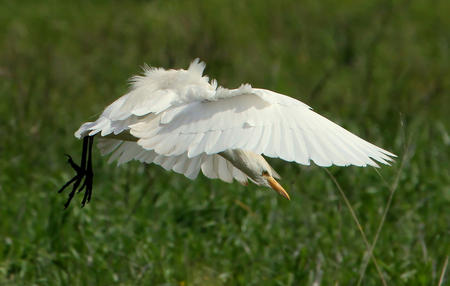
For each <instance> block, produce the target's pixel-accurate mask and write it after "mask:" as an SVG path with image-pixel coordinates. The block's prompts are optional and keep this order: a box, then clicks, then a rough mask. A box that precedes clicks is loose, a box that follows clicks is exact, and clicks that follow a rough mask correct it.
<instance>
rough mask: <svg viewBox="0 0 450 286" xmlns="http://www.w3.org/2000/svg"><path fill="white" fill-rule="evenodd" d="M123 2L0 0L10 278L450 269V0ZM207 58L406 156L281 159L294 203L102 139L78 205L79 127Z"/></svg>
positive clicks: (55, 280) (130, 280)
mask: <svg viewBox="0 0 450 286" xmlns="http://www.w3.org/2000/svg"><path fill="white" fill-rule="evenodd" d="M123 2H126V1H123ZM123 2H122V1H96V2H93V1H73V2H70V3H67V2H66V1H51V0H42V1H12V0H10V1H8V0H3V1H1V9H0V99H1V104H0V138H1V141H0V218H1V219H0V285H180V286H182V285H383V283H385V284H387V285H444V284H445V282H448V281H449V278H448V277H449V275H450V274H449V273H448V272H449V271H447V273H446V269H447V268H448V267H447V261H448V255H449V253H450V179H449V158H450V154H449V153H450V152H449V150H450V148H449V145H450V137H449V133H448V132H449V127H450V122H449V121H450V120H449V112H450V110H449V105H450V100H449V93H450V68H449V66H450V64H449V63H450V55H449V51H450V49H449V42H450V33H449V31H450V18H449V17H448V15H449V14H450V4H449V3H450V2H449V1H445V0H441V1H439V0H437V1H420V0H411V1H392V2H391V1H356V0H355V1H350V0H349V1H330V0H326V1H315V0H314V1H313V0H310V1H294V0H293V1H277V0H274V1H260V0H259V1H256V0H254V1H252V0H245V1H244V0H242V1H235V3H234V4H231V3H228V1H219V0H209V1H183V2H181V1H151V2H147V1H128V2H126V3H123ZM195 57H200V58H201V59H202V60H205V61H206V62H207V69H206V72H207V73H208V74H209V75H210V76H211V77H213V78H217V79H218V80H219V83H220V84H221V85H223V86H226V87H230V88H231V87H237V86H238V85H239V84H240V83H241V82H249V83H251V84H252V85H253V86H254V87H263V88H268V89H272V90H275V91H278V92H281V93H285V94H288V95H290V96H293V97H296V98H298V99H301V100H302V101H304V102H305V103H307V104H308V105H310V106H312V107H313V108H314V109H315V110H316V111H318V112H320V113H322V114H324V115H326V116H327V117H328V118H330V119H332V120H334V121H335V122H338V123H339V124H341V125H343V126H344V127H346V128H347V129H349V130H351V131H352V132H355V133H356V134H358V135H360V136H362V137H363V138H365V139H368V140H369V141H371V142H373V143H375V144H377V145H379V146H382V147H383V148H386V149H387V150H390V151H392V152H394V153H396V154H397V155H398V160H396V162H395V163H394V164H393V165H392V166H391V167H387V166H384V167H382V168H381V169H378V170H375V169H374V168H357V167H348V168H338V167H332V168H328V169H323V168H318V167H315V166H309V167H308V166H299V165H296V164H289V163H285V162H282V161H280V160H270V161H271V162H272V163H273V165H274V167H275V169H277V170H278V172H279V173H280V174H281V175H282V177H283V179H282V180H281V183H282V184H283V185H284V186H285V187H286V189H287V190H288V191H289V192H290V194H291V198H292V200H291V201H290V202H289V201H286V200H283V199H282V198H281V197H280V196H278V195H276V194H275V193H274V192H273V191H270V190H266V189H261V188H258V187H256V186H254V185H250V186H248V187H243V186H241V185H239V184H238V183H233V184H226V183H223V182H220V181H217V180H208V179H206V178H205V177H203V176H199V178H198V179H197V180H195V181H189V180H188V179H186V178H185V177H183V176H181V175H178V174H174V173H169V172H166V171H164V170H163V169H161V168H160V167H158V166H155V165H149V166H144V165H141V164H139V163H137V162H132V163H129V164H126V165H124V166H121V167H116V166H114V165H108V164H107V163H106V161H107V159H106V158H102V157H101V156H100V154H99V152H95V154H94V159H95V161H94V168H95V169H94V170H95V180H94V195H93V199H92V201H91V203H90V204H88V205H87V206H86V207H85V208H83V209H81V208H80V207H79V204H80V201H81V196H77V197H75V199H74V201H73V203H72V205H71V206H70V208H69V209H67V210H64V209H63V204H64V202H65V200H66V195H58V194H57V193H56V191H57V190H58V188H59V187H60V186H61V184H62V183H64V182H65V181H66V180H67V179H69V178H70V177H71V176H72V175H73V174H72V170H71V169H70V167H69V166H68V165H67V164H66V158H65V156H64V153H69V154H72V155H74V157H76V158H79V156H80V153H81V150H80V149H81V143H80V141H78V140H76V139H75V138H74V137H73V132H74V131H75V130H76V129H77V128H78V127H79V125H80V124H81V123H82V122H84V121H90V120H93V119H95V118H96V116H98V114H99V113H100V112H101V111H102V110H103V108H104V107H105V106H106V105H107V104H109V103H110V102H112V101H113V100H114V99H115V98H117V97H118V96H120V95H122V94H123V93H125V92H126V90H127V88H128V83H127V80H128V78H129V77H130V76H131V75H133V74H136V73H139V72H140V67H141V66H142V65H143V64H144V63H147V64H149V65H152V66H163V67H166V68H170V67H175V68H182V67H183V68H184V67H186V66H187V65H188V63H189V62H190V61H191V60H192V59H193V58H195ZM327 171H329V173H328V172H327ZM334 179H335V180H336V181H337V183H338V184H337V185H336V184H335V183H334V181H333V180H334ZM339 188H341V190H342V191H343V192H344V193H345V195H346V196H347V198H348V200H349V203H350V205H351V209H350V208H349V207H348V205H346V203H345V201H344V199H343V197H342V195H341V194H340V193H339ZM350 210H353V211H354V214H355V216H356V218H357V220H358V221H359V222H360V224H361V229H359V228H358V226H357V224H356V223H355V219H354V217H352V214H351V211H350ZM361 230H362V232H361ZM362 233H363V234H364V235H363V234H362ZM365 238H366V242H367V243H366V242H365ZM369 249H371V250H373V256H370V255H369V254H368V253H369V252H368V250H369ZM445 274H446V275H445ZM444 276H446V278H445V277H444Z"/></svg>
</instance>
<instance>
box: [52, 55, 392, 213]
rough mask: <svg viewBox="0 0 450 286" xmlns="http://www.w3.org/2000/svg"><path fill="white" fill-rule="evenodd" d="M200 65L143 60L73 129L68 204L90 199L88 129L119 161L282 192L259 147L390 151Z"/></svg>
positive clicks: (379, 155) (300, 156) (361, 161)
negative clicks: (140, 69) (76, 142)
mask: <svg viewBox="0 0 450 286" xmlns="http://www.w3.org/2000/svg"><path fill="white" fill-rule="evenodd" d="M204 69H205V63H203V62H200V60H198V59H195V60H194V61H193V62H192V63H191V64H190V66H189V68H188V69H187V70H184V69H179V70H173V69H170V70H165V69H163V68H150V67H145V68H144V74H143V75H142V76H135V77H133V78H132V87H131V90H130V91H129V92H128V93H127V94H125V95H123V96H122V97H120V98H119V99H117V100H116V101H114V102H113V103H112V104H110V105H109V106H107V107H106V108H105V110H104V111H103V113H102V114H101V115H100V117H99V118H98V119H97V120H96V121H94V122H86V123H84V124H83V125H82V126H81V127H80V128H79V129H78V131H76V132H75V136H76V137H77V138H84V143H83V154H82V159H81V164H80V165H77V164H75V163H74V162H73V160H72V159H71V158H70V156H69V163H70V164H71V165H72V167H73V168H74V169H75V171H76V172H77V175H76V176H75V177H74V178H72V179H71V180H70V181H69V182H67V183H66V184H65V185H64V186H63V187H62V188H61V190H60V192H61V191H62V190H64V188H66V187H67V186H68V185H70V184H71V183H73V184H74V185H73V189H72V192H71V193H70V194H69V200H68V201H67V203H66V207H67V206H68V205H69V203H70V200H71V199H72V197H73V195H74V194H75V192H76V190H77V189H78V190H79V191H81V190H82V189H83V188H86V191H85V194H84V198H83V201H82V205H84V204H85V203H86V202H89V200H90V197H91V193H92V177H93V172H92V162H91V149H92V144H93V138H94V136H97V137H99V143H98V147H99V148H100V150H101V152H102V154H103V155H106V154H112V155H111V157H110V161H115V160H117V161H118V164H123V163H125V162H128V161H130V160H133V159H134V160H139V161H141V162H144V163H155V164H157V165H160V166H162V167H163V168H164V169H166V170H173V171H175V172H177V173H180V174H184V175H185V176H186V177H188V178H189V179H195V178H196V177H197V175H198V173H199V172H200V170H201V171H202V173H203V174H204V175H205V176H206V177H208V178H213V179H215V178H219V179H221V180H223V181H225V182H232V181H233V179H235V180H237V181H238V182H240V183H242V184H244V185H246V184H247V182H248V181H251V182H253V183H255V184H256V185H259V186H266V187H269V188H272V189H274V190H275V191H277V192H278V193H279V194H281V195H282V196H284V197H285V198H287V199H289V195H288V193H287V192H286V191H285V190H284V189H283V187H282V186H281V185H280V184H279V183H278V182H277V181H276V179H278V178H279V175H278V174H277V172H275V170H274V169H273V168H272V167H271V166H270V165H269V164H268V163H267V161H266V160H265V159H264V157H263V156H262V155H265V156H268V157H277V158H281V159H283V160H286V161H294V162H296V163H299V164H303V165H309V164H310V162H311V161H313V162H314V163H315V164H316V165H319V166H331V165H338V166H347V165H356V166H367V165H370V166H378V165H377V163H376V162H380V163H383V164H389V162H390V161H392V158H391V157H395V155H394V154H392V153H390V152H388V151H386V150H383V149H381V148H379V147H377V146H375V145H373V144H371V143H369V142H366V141H364V140H363V139H361V138H359V137H358V136H356V135H354V134H352V133H350V132H349V131H347V130H345V129H344V128H342V127H340V126H339V125H337V124H335V123H333V122H331V121H329V120H328V119H326V118H325V117H323V116H321V115H319V114H317V113H315V112H314V111H312V109H311V108H310V107H309V106H307V105H306V104H304V103H302V102H300V101H298V100H296V99H294V98H291V97H288V96H285V95H282V94H279V93H276V92H273V91H270V90H266V89H260V88H252V87H251V86H250V85H249V84H244V85H241V86H240V87H239V88H237V89H227V88H223V87H221V86H218V85H217V81H216V80H211V81H210V80H209V78H208V77H207V76H203V70H204ZM83 178H85V180H84V183H83V184H81V182H82V180H83Z"/></svg>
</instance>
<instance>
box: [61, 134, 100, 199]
mask: <svg viewBox="0 0 450 286" xmlns="http://www.w3.org/2000/svg"><path fill="white" fill-rule="evenodd" d="M93 143H94V136H86V137H84V139H83V151H82V155H81V164H80V165H77V164H76V163H75V162H74V161H73V160H72V157H71V156H70V155H67V154H66V156H67V157H68V160H67V161H68V162H69V164H70V166H71V167H72V168H73V169H74V170H75V172H76V173H77V174H76V175H75V176H74V177H73V178H72V179H70V180H69V181H68V182H67V183H65V184H64V185H63V186H62V187H61V189H59V191H58V193H62V191H64V189H65V188H67V187H68V186H70V185H71V184H73V187H72V191H71V192H70V193H69V199H68V200H67V202H66V203H65V204H64V208H67V207H68V206H69V205H70V202H71V201H72V199H73V196H74V195H75V193H77V191H78V193H79V192H81V191H82V190H83V189H85V191H84V197H83V200H82V201H81V207H84V205H85V204H86V203H89V201H90V200H91V195H92V184H93V178H94V172H93V171H92V145H93ZM86 159H87V160H86ZM83 179H84V182H83ZM81 182H83V183H81Z"/></svg>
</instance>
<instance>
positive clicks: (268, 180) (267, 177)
mask: <svg viewBox="0 0 450 286" xmlns="http://www.w3.org/2000/svg"><path fill="white" fill-rule="evenodd" d="M271 173H272V172H271V170H269V171H268V170H263V171H262V177H263V178H264V181H265V183H264V184H265V185H266V186H267V187H270V188H272V189H273V190H275V191H276V192H277V193H279V194H280V195H282V196H283V197H285V198H286V199H288V200H290V199H291V198H290V197H289V194H288V192H286V190H285V189H284V188H283V187H282V186H281V185H280V184H279V183H278V182H277V181H276V180H275V179H274V178H273V177H272V175H271Z"/></svg>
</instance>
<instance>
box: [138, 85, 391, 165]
mask: <svg viewBox="0 0 450 286" xmlns="http://www.w3.org/2000/svg"><path fill="white" fill-rule="evenodd" d="M221 92H222V94H219V95H218V96H216V99H215V100H201V101H191V102H188V103H186V104H183V105H179V106H175V107H171V108H168V109H166V110H165V111H163V112H161V113H158V114H149V115H147V116H144V117H142V118H140V119H139V120H137V122H136V123H134V124H131V125H130V126H129V128H130V133H131V134H132V135H133V136H135V137H137V138H139V140H138V142H137V143H138V144H139V145H140V146H142V147H143V148H144V149H146V150H153V151H154V152H156V153H157V154H161V155H165V156H177V155H180V154H183V153H186V154H187V157H189V158H194V157H196V156H199V155H201V154H207V155H211V154H216V153H220V152H222V151H225V150H227V149H238V148H239V149H244V150H249V151H253V152H255V153H258V154H264V155H266V156H269V157H278V158H281V159H283V160H286V161H295V162H297V163H300V164H305V165H308V164H309V163H310V160H312V161H314V163H316V164H317V165H319V166H330V165H332V164H334V165H339V166H345V165H356V166H366V165H372V166H377V164H376V163H375V161H378V162H381V163H383V164H389V161H392V159H391V158H390V157H395V155H394V154H392V153H390V152H388V151H386V150H383V149H381V148H379V147H377V146H375V145H373V144H371V143H369V142H366V141H364V140H363V139H361V138H359V137H358V136H356V135H354V134H352V133H351V132H349V131H347V130H345V129H344V128H342V127H340V126H339V125H337V124H335V123H333V122H331V121H330V120H328V119H326V118H325V117H323V116H321V115H319V114H317V113H315V112H314V111H312V110H311V108H309V107H308V106H307V105H305V104H304V103H302V102H300V101H298V100H296V99H293V98H290V97H287V96H285V95H282V94H278V93H275V92H272V91H269V90H264V89H252V88H249V87H248V86H247V87H242V88H240V89H237V90H225V89H223V90H218V91H217V93H221Z"/></svg>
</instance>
